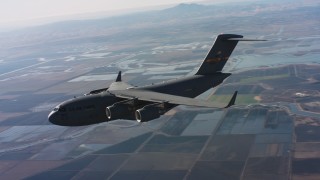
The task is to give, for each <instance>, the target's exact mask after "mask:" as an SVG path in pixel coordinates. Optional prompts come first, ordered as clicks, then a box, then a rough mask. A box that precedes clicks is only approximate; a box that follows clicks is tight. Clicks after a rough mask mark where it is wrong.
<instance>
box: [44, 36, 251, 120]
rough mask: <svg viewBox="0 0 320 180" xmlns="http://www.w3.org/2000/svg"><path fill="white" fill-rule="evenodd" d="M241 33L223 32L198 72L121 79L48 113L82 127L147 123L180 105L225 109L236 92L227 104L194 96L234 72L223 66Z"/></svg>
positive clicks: (50, 118)
mask: <svg viewBox="0 0 320 180" xmlns="http://www.w3.org/2000/svg"><path fill="white" fill-rule="evenodd" d="M238 41H257V40H252V39H244V38H243V36H241V35H236V34H220V35H218V36H217V37H216V39H215V42H214V44H213V46H212V48H211V50H210V51H209V53H208V54H207V56H206V58H205V59H204V61H203V62H202V64H201V66H200V67H199V69H198V71H197V72H196V73H195V74H194V75H192V76H187V77H182V78H179V79H175V80H171V81H167V82H162V83H157V84H152V85H147V86H143V87H135V86H132V85H129V84H127V83H125V82H122V80H121V72H119V74H118V76H117V78H116V81H115V82H113V83H111V84H110V86H109V87H108V88H103V89H97V90H93V91H91V92H90V93H88V94H86V95H85V96H82V97H77V98H73V99H70V100H67V101H65V102H62V103H61V104H59V105H58V106H56V107H55V108H54V109H53V111H52V112H51V113H50V114H49V116H48V119H49V121H50V122H51V123H53V124H56V125H61V126H83V125H90V124H96V123H102V122H106V121H112V120H117V119H127V120H137V121H138V122H147V121H150V120H153V119H156V118H159V117H160V116H161V115H163V114H165V113H166V112H167V111H169V110H170V109H172V108H174V107H176V106H177V105H187V106H198V107H207V108H216V109H223V108H228V107H230V106H232V105H234V103H235V100H236V96H237V91H235V92H234V94H233V96H232V97H231V99H230V101H229V103H228V104H220V103H215V102H208V101H204V100H199V99H194V98H195V97H197V96H199V95H200V94H202V93H204V92H205V91H207V90H208V89H210V88H213V87H215V86H218V85H219V84H221V83H222V82H223V81H224V80H225V79H226V78H227V77H229V76H230V75H231V73H223V72H222V69H223V67H224V66H225V64H226V62H227V61H228V59H229V57H230V55H231V53H232V51H233V50H234V48H235V47H236V45H237V43H238Z"/></svg>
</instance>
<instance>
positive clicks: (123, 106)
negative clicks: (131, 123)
mask: <svg viewBox="0 0 320 180" xmlns="http://www.w3.org/2000/svg"><path fill="white" fill-rule="evenodd" d="M135 103H136V100H135V99H130V100H125V101H120V102H117V103H114V104H113V105H111V106H108V107H106V115H107V118H108V119H109V120H115V119H126V118H128V116H130V114H133V112H134V109H133V106H134V105H135Z"/></svg>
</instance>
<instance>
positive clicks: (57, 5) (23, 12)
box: [0, 0, 199, 23]
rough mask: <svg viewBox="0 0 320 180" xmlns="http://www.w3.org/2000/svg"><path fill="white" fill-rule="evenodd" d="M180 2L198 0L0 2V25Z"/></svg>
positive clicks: (7, 0)
mask: <svg viewBox="0 0 320 180" xmlns="http://www.w3.org/2000/svg"><path fill="white" fill-rule="evenodd" d="M182 2H185V3H191V2H199V0H161V1H159V0H135V1H133V0H1V1H0V23H11V22H17V21H24V20H30V19H37V18H43V17H53V16H65V15H72V14H83V13H88V12H100V11H117V10H124V9H135V8H143V7H149V6H158V5H165V4H178V3H182Z"/></svg>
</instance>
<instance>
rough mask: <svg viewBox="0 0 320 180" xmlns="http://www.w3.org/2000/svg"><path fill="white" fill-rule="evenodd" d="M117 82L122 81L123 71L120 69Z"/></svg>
mask: <svg viewBox="0 0 320 180" xmlns="http://www.w3.org/2000/svg"><path fill="white" fill-rule="evenodd" d="M116 82H121V71H119V73H118V76H117V79H116Z"/></svg>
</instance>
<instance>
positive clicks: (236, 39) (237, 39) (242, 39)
mask: <svg viewBox="0 0 320 180" xmlns="http://www.w3.org/2000/svg"><path fill="white" fill-rule="evenodd" d="M226 40H227V41H267V40H265V39H244V38H229V39H226Z"/></svg>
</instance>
